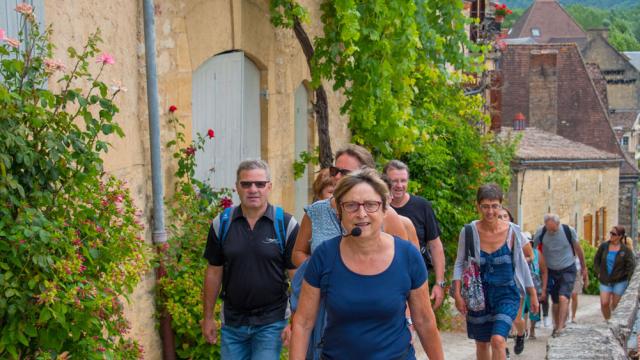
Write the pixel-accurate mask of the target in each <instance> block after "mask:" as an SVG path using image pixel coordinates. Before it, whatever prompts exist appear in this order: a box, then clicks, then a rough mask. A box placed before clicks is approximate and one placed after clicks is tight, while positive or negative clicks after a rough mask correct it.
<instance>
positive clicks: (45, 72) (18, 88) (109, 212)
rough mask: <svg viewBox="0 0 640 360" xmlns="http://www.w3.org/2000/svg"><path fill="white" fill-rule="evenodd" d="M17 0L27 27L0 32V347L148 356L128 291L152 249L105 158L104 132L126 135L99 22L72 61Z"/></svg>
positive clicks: (13, 354)
mask: <svg viewBox="0 0 640 360" xmlns="http://www.w3.org/2000/svg"><path fill="white" fill-rule="evenodd" d="M17 11H18V12H20V14H21V15H20V16H21V17H20V19H21V29H22V30H21V32H20V38H19V39H8V40H6V41H4V42H2V43H1V44H0V78H1V79H2V82H1V83H0V109H2V111H0V172H1V174H2V176H1V177H0V203H2V206H1V207H0V254H1V256H0V294H2V296H1V297H0V358H2V359H68V358H74V359H104V358H115V357H117V358H119V359H137V358H140V357H141V355H142V349H141V348H140V347H139V345H138V344H137V343H136V342H135V341H133V340H131V339H128V338H127V337H126V336H125V334H126V333H127V332H128V329H129V324H128V322H127V320H126V319H125V318H124V315H123V307H122V300H123V299H126V296H127V294H129V293H130V292H131V291H132V290H133V288H134V287H135V285H136V284H137V283H138V282H139V280H140V277H141V276H142V275H143V274H144V273H145V272H146V271H147V269H148V267H149V262H148V258H149V255H148V252H147V247H146V245H145V242H144V239H143V238H142V237H141V235H140V234H141V233H142V228H143V227H142V225H141V223H140V213H139V212H138V211H137V210H136V208H135V207H134V205H133V202H132V199H131V197H130V195H129V191H128V189H127V188H126V184H125V183H124V182H122V181H120V180H117V179H115V178H113V177H109V176H107V175H105V174H104V172H103V168H102V160H101V158H100V155H101V154H102V153H104V152H106V151H107V149H108V145H109V144H108V143H107V142H106V141H105V140H104V137H103V136H104V135H109V134H112V133H115V134H118V135H120V136H123V133H122V130H121V129H120V127H119V126H118V124H117V123H116V122H115V121H114V116H115V115H116V114H117V112H118V108H117V107H116V106H115V105H114V103H113V98H114V97H115V95H116V94H117V92H118V91H119V90H118V89H116V90H115V92H111V91H110V90H109V88H108V86H107V85H106V84H104V83H103V82H102V81H101V80H100V74H101V73H102V70H103V68H104V67H105V66H108V65H111V64H113V63H114V60H113V58H112V57H111V56H110V55H108V54H101V55H99V49H98V47H97V44H98V43H99V41H100V37H99V34H98V33H96V34H93V35H91V36H90V37H89V40H88V41H87V43H86V45H85V46H84V48H83V50H82V51H81V52H78V51H76V50H75V49H73V48H69V49H68V56H69V58H70V61H72V62H73V65H72V66H71V67H70V69H71V70H70V71H67V70H65V66H64V65H63V64H62V63H61V62H59V61H56V60H53V59H52V54H53V46H52V45H51V44H50V43H49V41H48V37H49V34H50V31H49V30H47V31H44V32H41V31H40V29H39V28H38V25H37V23H36V22H35V19H34V16H33V14H32V9H31V8H30V7H29V6H25V5H24V4H22V5H21V7H19V9H17ZM20 43H22V45H19V44H20ZM96 57H97V61H96V62H98V63H99V64H98V65H97V67H98V69H97V70H98V72H99V73H98V75H97V76H94V75H92V73H93V72H94V70H95V69H94V65H91V63H92V62H93V61H94V59H95V58H96ZM58 74H60V77H59V80H57V86H51V87H52V88H59V89H60V90H56V91H54V90H49V89H47V84H49V85H52V84H53V82H52V81H50V80H52V77H53V76H55V75H58ZM83 87H84V88H85V89H84V90H83Z"/></svg>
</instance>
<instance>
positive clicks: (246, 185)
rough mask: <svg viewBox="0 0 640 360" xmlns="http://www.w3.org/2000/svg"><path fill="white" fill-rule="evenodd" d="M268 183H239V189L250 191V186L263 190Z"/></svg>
mask: <svg viewBox="0 0 640 360" xmlns="http://www.w3.org/2000/svg"><path fill="white" fill-rule="evenodd" d="M268 183H269V181H240V187H242V188H243V189H251V185H255V186H256V187H257V188H258V189H263V188H264V187H265V186H267V184H268Z"/></svg>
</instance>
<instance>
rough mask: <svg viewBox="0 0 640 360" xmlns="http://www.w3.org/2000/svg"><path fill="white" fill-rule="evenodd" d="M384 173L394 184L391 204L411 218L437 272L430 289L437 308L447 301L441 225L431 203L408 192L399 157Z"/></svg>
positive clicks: (406, 171) (406, 172) (405, 171)
mask: <svg viewBox="0 0 640 360" xmlns="http://www.w3.org/2000/svg"><path fill="white" fill-rule="evenodd" d="M384 173H385V174H386V175H387V177H388V178H389V180H390V181H391V183H392V184H393V187H392V188H391V196H392V199H391V207H392V208H393V209H394V210H395V211H396V212H397V213H398V214H399V215H402V216H406V217H408V218H409V219H411V222H413V226H415V228H416V232H417V233H418V241H419V242H420V252H422V254H423V257H425V262H426V261H427V258H429V256H430V260H431V263H432V265H433V269H434V272H435V278H436V283H435V285H434V286H433V288H432V289H431V299H432V300H434V303H433V308H434V310H435V309H437V308H438V307H440V305H441V304H442V300H444V287H445V285H446V282H445V280H444V261H445V260H444V249H443V247H442V242H441V241H440V227H439V226H438V221H437V220H436V215H435V213H434V212H433V208H432V207H431V203H430V202H429V201H427V200H426V199H425V198H423V197H420V196H416V195H410V194H409V193H407V184H408V183H409V167H408V166H407V165H406V164H405V163H403V162H402V161H400V160H391V161H389V162H388V163H387V165H385V167H384Z"/></svg>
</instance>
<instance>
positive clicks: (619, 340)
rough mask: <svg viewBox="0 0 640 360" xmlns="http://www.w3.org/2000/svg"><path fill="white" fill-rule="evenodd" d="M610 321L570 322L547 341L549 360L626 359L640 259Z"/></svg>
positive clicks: (639, 280) (636, 309) (638, 283)
mask: <svg viewBox="0 0 640 360" xmlns="http://www.w3.org/2000/svg"><path fill="white" fill-rule="evenodd" d="M638 260H639V259H638V258H636V264H637V265H636V269H635V272H634V274H633V277H632V278H631V281H630V282H629V287H627V290H626V292H625V293H624V295H623V296H622V299H621V300H620V303H619V304H618V307H617V308H616V310H615V311H614V312H613V314H612V315H611V319H610V320H609V323H608V324H606V323H604V322H602V323H599V324H571V325H570V326H568V327H567V328H566V329H565V330H564V331H563V332H562V333H561V335H560V336H558V337H556V338H551V339H550V340H549V341H548V343H547V356H546V358H547V359H548V360H556V359H557V360H561V359H562V360H566V359H581V360H582V359H586V360H589V359H612V360H618V359H627V355H626V354H628V351H629V350H631V349H627V346H626V345H627V340H628V338H629V336H630V334H631V330H632V328H633V325H634V322H635V320H636V314H637V312H638V300H639V297H638V295H639V293H638V291H639V290H640V261H638Z"/></svg>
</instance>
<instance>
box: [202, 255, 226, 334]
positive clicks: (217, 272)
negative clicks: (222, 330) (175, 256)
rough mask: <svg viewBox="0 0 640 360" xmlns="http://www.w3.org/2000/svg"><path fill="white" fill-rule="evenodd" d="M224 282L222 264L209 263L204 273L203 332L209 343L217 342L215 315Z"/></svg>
mask: <svg viewBox="0 0 640 360" xmlns="http://www.w3.org/2000/svg"><path fill="white" fill-rule="evenodd" d="M221 284H222V266H213V265H208V266H207V269H206V270H205V274H204V291H203V295H202V297H203V313H204V318H203V319H202V322H201V325H200V326H201V327H202V334H204V337H205V339H206V340H207V342H208V343H209V344H215V343H216V342H217V334H216V332H217V328H216V327H217V324H216V319H215V317H214V314H215V307H216V298H217V297H218V294H219V293H220V285H221Z"/></svg>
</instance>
